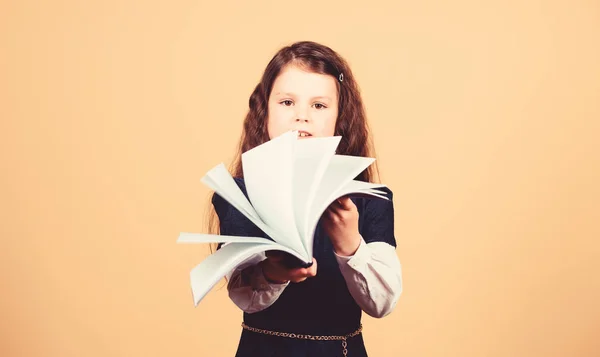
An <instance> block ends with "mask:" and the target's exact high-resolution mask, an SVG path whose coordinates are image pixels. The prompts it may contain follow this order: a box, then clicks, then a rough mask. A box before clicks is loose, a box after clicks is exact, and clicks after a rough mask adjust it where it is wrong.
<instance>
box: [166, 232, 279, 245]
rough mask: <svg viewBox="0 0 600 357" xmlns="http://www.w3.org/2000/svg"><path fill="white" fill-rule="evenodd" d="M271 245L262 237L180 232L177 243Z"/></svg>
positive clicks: (268, 240) (269, 241)
mask: <svg viewBox="0 0 600 357" xmlns="http://www.w3.org/2000/svg"><path fill="white" fill-rule="evenodd" d="M234 242H235V243H257V244H263V243H265V242H266V243H271V242H272V241H271V240H270V239H267V238H264V237H246V236H227V235H220V234H204V233H188V232H181V233H180V234H179V237H178V238H177V243H234Z"/></svg>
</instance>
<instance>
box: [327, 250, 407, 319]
mask: <svg viewBox="0 0 600 357" xmlns="http://www.w3.org/2000/svg"><path fill="white" fill-rule="evenodd" d="M335 257H336V259H337V262H338V264H339V267H340V271H341V273H342V275H343V276H344V279H345V280H346V285H347V286H348V290H349V291H350V295H352V297H353V298H354V301H356V303H357V304H358V306H360V308H361V309H362V310H363V311H364V312H365V313H367V314H368V315H370V316H373V317H377V318H380V317H384V316H386V315H388V314H390V313H391V312H392V310H393V309H394V307H396V303H397V302H398V299H399V298H400V295H401V294H402V269H401V265H400V260H399V259H398V256H397V255H396V251H395V248H394V247H393V246H391V245H390V244H388V243H385V242H371V243H366V242H365V240H364V239H361V243H360V246H359V247H358V250H357V251H356V252H355V253H354V255H352V256H340V255H338V254H337V253H336V254H335Z"/></svg>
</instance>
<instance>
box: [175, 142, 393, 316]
mask: <svg viewBox="0 0 600 357" xmlns="http://www.w3.org/2000/svg"><path fill="white" fill-rule="evenodd" d="M340 139H341V137H340V136H333V137H310V138H307V139H300V138H299V136H298V132H297V131H289V132H287V133H285V134H283V135H280V136H278V137H276V138H274V139H272V140H270V141H268V142H266V143H264V144H262V145H259V146H257V147H255V148H253V149H251V150H248V151H246V152H245V153H243V154H242V168H243V171H244V183H245V185H246V193H247V195H248V198H249V200H248V199H247V198H246V195H244V192H242V190H241V189H240V187H239V186H238V185H237V183H236V182H235V180H234V179H233V177H232V176H231V174H230V173H229V171H227V169H226V168H225V166H224V164H223V163H221V164H219V165H217V166H216V167H214V168H213V169H211V170H210V171H208V173H207V174H206V175H205V176H204V177H203V178H202V180H201V181H202V182H203V183H204V184H205V185H207V186H208V187H209V188H210V189H212V190H213V191H215V193H216V194H217V195H219V196H221V197H222V198H223V199H224V200H226V201H227V202H229V203H230V204H231V205H232V206H233V207H235V208H236V209H237V210H238V211H239V212H240V213H242V214H243V215H244V216H246V217H247V218H248V219H249V220H250V221H251V222H252V223H254V224H255V225H256V226H257V227H258V228H260V229H261V230H262V231H263V232H264V233H265V235H266V236H267V237H268V238H264V237H250V236H249V237H244V236H227V235H213V234H199V233H187V232H182V233H180V235H179V238H178V239H177V242H178V243H224V244H223V245H222V247H221V248H220V249H219V250H217V251H216V252H214V253H213V254H211V255H210V256H208V257H207V258H206V259H205V260H204V261H202V262H201V263H200V264H198V265H197V266H196V267H194V268H193V269H192V271H191V273H190V279H191V287H192V295H193V298H194V305H195V306H197V305H198V303H199V302H200V301H201V300H202V299H203V298H204V296H205V295H206V294H207V293H208V292H209V291H210V290H211V289H212V288H213V287H214V286H215V285H216V284H217V283H218V282H219V280H221V279H222V278H223V277H225V276H226V275H227V274H228V273H229V272H230V271H231V270H233V269H234V268H236V267H237V266H239V265H240V264H242V263H243V262H244V261H246V260H247V259H248V258H250V257H251V256H253V255H254V254H256V253H261V252H266V251H270V250H278V251H283V252H287V253H289V254H290V255H292V256H294V257H295V258H297V259H298V260H299V261H300V262H301V263H302V264H301V265H303V266H310V264H312V251H313V237H314V234H315V230H316V227H317V224H318V222H319V219H320V218H321V216H322V214H323V213H324V212H325V210H326V209H327V207H329V205H330V204H331V203H332V202H334V201H335V200H337V199H338V198H341V197H343V196H350V197H358V196H362V197H365V196H368V197H371V198H378V199H384V200H388V197H387V196H386V193H385V192H383V191H380V190H377V188H381V187H385V185H383V184H375V183H369V182H363V181H359V180H355V178H356V177H357V176H358V175H359V174H360V173H361V172H362V171H364V170H365V169H367V168H368V167H369V166H370V165H371V164H372V163H373V162H374V161H375V159H374V158H367V157H357V156H347V155H338V154H336V153H335V150H336V148H337V146H338V144H339V142H340Z"/></svg>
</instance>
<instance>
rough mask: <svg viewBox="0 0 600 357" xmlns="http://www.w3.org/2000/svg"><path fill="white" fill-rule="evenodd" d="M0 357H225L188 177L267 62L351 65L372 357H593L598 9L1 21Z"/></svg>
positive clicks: (227, 324) (10, 6)
mask: <svg viewBox="0 0 600 357" xmlns="http://www.w3.org/2000/svg"><path fill="white" fill-rule="evenodd" d="M0 14H1V15H0V91H1V93H0V118H1V124H0V133H1V134H0V135H1V140H0V148H1V150H0V157H1V161H0V163H1V168H2V176H1V178H0V180H1V186H0V187H1V192H0V194H1V195H0V202H1V212H0V213H1V215H0V217H1V219H2V222H1V224H0V237H1V239H2V249H1V252H0V286H1V294H0V316H1V319H2V323H1V324H0V354H1V355H2V356H6V357H13V356H15V357H16V356H44V357H46V356H56V357H65V356H78V357H79V356H86V357H100V356H124V357H125V356H127V357H129V356H233V354H234V352H235V349H236V346H237V342H238V338H239V335H240V332H241V327H240V322H241V318H242V314H241V311H239V310H238V309H237V308H236V307H235V306H234V305H233V303H232V302H231V301H230V300H229V299H228V297H227V294H226V288H225V284H224V282H221V283H219V284H218V285H217V287H215V289H214V290H212V291H211V293H210V294H209V295H208V296H207V297H206V298H205V299H204V300H203V301H202V302H201V304H200V305H199V306H198V307H197V308H194V306H193V300H192V295H191V290H190V286H189V272H190V270H191V269H192V268H193V267H194V266H195V265H196V264H198V263H199V262H201V261H202V259H204V258H205V257H206V255H207V254H208V253H209V250H208V248H207V247H205V246H198V245H180V244H177V243H176V239H177V236H178V234H179V232H181V231H188V232H203V231H205V228H204V223H205V221H204V215H205V208H206V202H207V199H208V194H209V191H208V189H207V188H206V187H205V186H204V185H202V184H201V183H200V178H201V177H202V176H203V175H204V173H205V172H206V171H208V170H209V169H210V168H212V167H213V166H215V165H217V164H219V163H220V162H224V163H226V164H228V163H229V160H230V159H231V158H232V156H233V154H234V151H235V146H236V144H237V142H238V139H239V134H240V132H241V124H242V120H243V117H244V115H245V113H246V110H247V106H248V104H247V103H248V97H249V95H250V93H251V91H252V90H253V88H254V86H255V85H256V83H257V82H258V80H259V78H260V75H261V73H262V71H263V69H264V67H265V66H266V64H267V62H268V60H269V59H270V58H271V57H272V56H273V54H274V53H275V52H276V51H277V50H278V49H279V48H280V47H281V46H284V45H287V44H290V43H292V42H294V41H297V40H313V41H317V42H321V43H323V44H326V45H329V46H331V47H332V48H333V49H335V50H336V51H338V52H339V53H340V54H341V55H342V56H344V57H345V58H346V59H347V60H348V62H349V63H350V64H351V66H352V69H353V70H354V72H355V74H356V76H357V79H358V81H359V84H360V86H361V90H362V93H363V95H364V100H365V103H366V108H367V113H368V118H369V120H370V123H371V125H372V128H373V134H374V138H375V143H376V147H377V154H378V156H377V159H378V163H379V164H380V168H381V173H382V179H383V182H384V183H385V184H387V185H388V186H389V187H391V189H392V190H393V191H394V193H395V207H396V213H395V214H396V232H395V233H396V239H397V241H398V249H397V253H398V256H399V257H400V259H401V262H402V265H403V274H404V292H403V295H402V297H401V299H400V302H399V304H398V306H397V308H396V309H395V310H394V312H393V313H392V314H391V315H389V316H387V317H385V318H383V319H373V318H370V317H365V320H364V325H365V332H364V336H365V339H366V343H367V347H368V350H369V352H370V355H372V356H375V357H377V356H379V357H384V356H411V357H431V356H460V357H465V356H498V357H499V356H544V357H564V356H578V357H580V356H581V357H584V356H585V357H593V356H599V355H600V342H599V341H600V340H599V339H598V336H599V333H600V278H598V273H599V272H600V271H599V270H600V269H599V268H600V263H599V260H600V259H599V258H600V244H599V242H598V239H599V238H600V229H599V226H600V224H599V221H600V209H599V207H598V200H599V199H600V189H599V183H600V168H599V166H600V144H599V141H600V140H599V136H600V104H599V103H600V100H599V99H600V66H599V63H600V48H599V47H600V46H599V44H600V5H599V4H598V2H596V1H583V0H578V1H566V0H564V1H498V0H494V1H464V0H460V1H454V2H446V1H439V0H438V1H419V2H414V1H393V2H392V1H389V2H380V1H368V2H356V4H350V3H348V2H346V1H305V2H293V3H286V2H275V1H271V2H269V1H237V2H236V1H221V2H217V1H214V2H200V1H178V0H175V1H141V0H126V1H123V0H119V1H115V0H110V1H73V0H64V1H46V2H42V1H8V2H7V1H4V2H2V5H0Z"/></svg>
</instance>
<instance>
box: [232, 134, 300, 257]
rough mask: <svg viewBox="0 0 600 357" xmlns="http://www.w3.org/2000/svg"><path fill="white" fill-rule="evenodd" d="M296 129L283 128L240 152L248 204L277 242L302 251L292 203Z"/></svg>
mask: <svg viewBox="0 0 600 357" xmlns="http://www.w3.org/2000/svg"><path fill="white" fill-rule="evenodd" d="M296 135H297V133H296V132H287V133H285V134H283V135H280V136H279V137H276V138H274V139H271V140H270V141H268V142H266V143H264V144H262V145H259V146H257V147H255V148H253V149H251V150H248V151H246V152H245V153H244V154H242V167H243V170H244V182H245V184H246V188H247V191H248V196H249V197H250V201H251V202H252V206H253V207H254V209H255V210H256V212H257V213H258V215H259V216H260V218H261V219H262V220H263V221H264V222H265V223H266V224H267V225H268V226H269V227H270V228H272V229H273V230H274V231H275V232H277V234H276V236H271V235H269V236H270V237H271V238H273V239H275V240H276V241H277V242H279V243H281V244H283V245H285V246H288V247H290V248H292V249H293V250H295V251H297V252H303V256H304V257H305V258H306V259H308V258H309V256H308V255H307V254H306V249H305V248H304V245H303V244H302V241H301V239H300V236H299V234H298V229H297V227H296V220H295V215H294V204H293V175H294V170H293V166H294V165H293V163H294V162H293V155H294V141H295V140H297V139H296Z"/></svg>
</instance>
